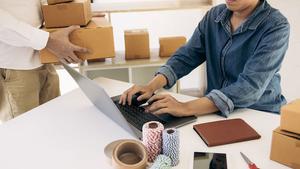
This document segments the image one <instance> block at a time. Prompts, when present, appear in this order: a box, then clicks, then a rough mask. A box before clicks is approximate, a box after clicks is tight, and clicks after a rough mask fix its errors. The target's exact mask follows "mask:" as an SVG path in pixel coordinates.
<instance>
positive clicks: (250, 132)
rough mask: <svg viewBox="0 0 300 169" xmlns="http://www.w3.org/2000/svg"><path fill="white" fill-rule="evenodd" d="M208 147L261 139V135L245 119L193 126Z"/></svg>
mask: <svg viewBox="0 0 300 169" xmlns="http://www.w3.org/2000/svg"><path fill="white" fill-rule="evenodd" d="M193 128H194V130H195V131H196V132H197V133H198V135H199V136H200V137H201V138H202V140H203V141H204V142H205V143H206V144H207V146H208V147H211V146H217V145H224V144H230V143H236V142H241V141H248V140H254V139H259V138H260V137H261V136H260V135H259V134H258V133H257V132H256V131H255V130H254V129H253V128H252V127H251V126H249V125H248V124H247V123H246V122H245V121H244V120H242V119H229V120H221V121H214V122H209V123H202V124H197V125H194V126H193Z"/></svg>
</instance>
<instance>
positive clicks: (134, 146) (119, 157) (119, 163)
mask: <svg viewBox="0 0 300 169" xmlns="http://www.w3.org/2000/svg"><path fill="white" fill-rule="evenodd" d="M112 166H113V167H114V168H115V169H146V167H147V152H146V149H145V146H144V145H143V144H142V143H141V142H139V141H136V140H126V141H123V142H120V143H119V144H118V145H117V146H116V147H115V149H114V150H113V153H112Z"/></svg>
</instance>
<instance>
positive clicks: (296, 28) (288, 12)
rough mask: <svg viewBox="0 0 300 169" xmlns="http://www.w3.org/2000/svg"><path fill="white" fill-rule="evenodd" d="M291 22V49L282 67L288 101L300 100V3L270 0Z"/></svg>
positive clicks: (284, 92)
mask: <svg viewBox="0 0 300 169" xmlns="http://www.w3.org/2000/svg"><path fill="white" fill-rule="evenodd" d="M269 2H270V4H271V5H273V6H274V7H276V8H277V9H279V10H280V11H281V12H282V13H283V14H284V15H285V16H286V17H287V18H288V20H289V23H290V26H291V34H290V42H289V45H290V46H289V49H288V51H287V54H286V56H285V60H284V63H283V66H282V70H281V75H282V90H283V94H284V95H285V96H286V98H287V100H288V101H291V100H293V99H296V98H300V1H299V0H269Z"/></svg>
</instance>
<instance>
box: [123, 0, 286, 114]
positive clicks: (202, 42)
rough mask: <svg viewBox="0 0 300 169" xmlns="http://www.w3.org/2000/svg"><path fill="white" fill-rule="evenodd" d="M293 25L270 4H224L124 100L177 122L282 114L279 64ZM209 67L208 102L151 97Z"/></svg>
mask: <svg viewBox="0 0 300 169" xmlns="http://www.w3.org/2000/svg"><path fill="white" fill-rule="evenodd" d="M289 32H290V28H289V23H288V21H287V19H286V18H285V17H284V16H283V15H282V14H281V13H280V12H279V11H278V10H276V9H274V8H272V7H271V6H270V5H269V4H268V2H267V1H266V0H226V5H225V4H221V5H218V6H216V7H214V8H212V9H211V10H210V11H208V12H207V13H206V15H205V16H204V18H203V19H202V20H201V21H200V23H199V25H198V26H197V28H196V30H195V32H194V34H193V36H192V37H191V39H190V40H189V41H188V43H187V44H186V45H185V46H183V47H181V48H180V49H179V50H177V52H176V53H175V54H174V55H173V56H172V57H171V58H170V59H169V60H168V62H167V63H166V64H165V65H164V66H162V67H161V68H160V69H159V70H158V71H157V73H156V76H155V77H154V78H153V80H152V81H150V82H149V83H148V85H146V86H137V85H135V86H133V87H131V88H130V89H128V90H127V91H125V92H124V93H123V95H122V96H121V97H120V104H126V103H128V104H129V105H130V104H131V97H132V96H133V95H134V94H135V93H138V92H139V93H141V94H142V95H141V96H139V97H138V100H143V99H149V98H150V97H151V98H150V99H149V100H148V102H150V103H151V102H153V103H152V104H151V105H150V106H148V107H147V108H146V112H152V113H154V114H163V113H170V114H172V115H175V116H189V115H202V114H208V113H214V112H221V114H222V115H223V116H228V115H229V114H230V113H231V112H232V111H233V110H234V109H236V108H251V109H256V110H262V111H268V112H274V113H279V111H280V107H281V105H283V104H285V103H286V100H285V98H284V96H283V95H282V94H281V87H280V75H279V74H278V72H279V70H280V66H281V63H282V61H283V58H284V55H285V53H286V50H287V48H288V41H289ZM205 61H206V63H207V84H208V86H207V91H206V95H205V97H202V98H199V99H196V100H192V101H189V102H184V103H183V102H179V101H177V100H176V99H175V98H173V97H172V96H169V95H154V96H152V94H153V93H154V92H155V91H156V90H157V89H159V88H162V87H164V88H170V87H171V86H173V85H174V84H175V82H176V80H178V79H180V78H181V77H183V76H185V75H187V74H188V73H190V72H191V71H192V70H193V69H195V68H196V67H197V66H199V65H200V64H202V63H203V62H205Z"/></svg>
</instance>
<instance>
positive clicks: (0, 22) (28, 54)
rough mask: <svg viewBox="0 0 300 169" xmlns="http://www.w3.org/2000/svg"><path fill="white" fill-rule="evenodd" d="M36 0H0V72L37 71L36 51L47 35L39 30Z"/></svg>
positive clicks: (39, 64)
mask: <svg viewBox="0 0 300 169" xmlns="http://www.w3.org/2000/svg"><path fill="white" fill-rule="evenodd" d="M41 24H42V17H41V1H40V0H0V68H6V69H16V70H28V69H34V68H37V67H40V66H41V65H42V64H41V62H40V59H39V55H38V50H41V49H43V48H44V47H45V46H46V44H47V41H48V37H49V33H48V32H45V31H43V30H40V29H39V27H40V26H41Z"/></svg>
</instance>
